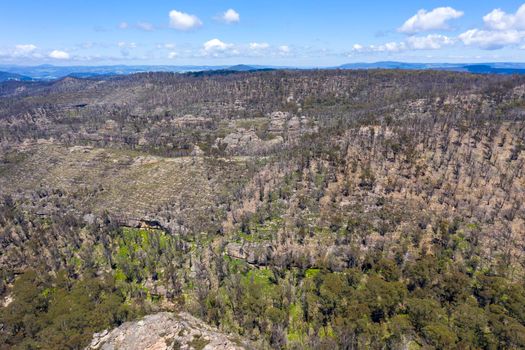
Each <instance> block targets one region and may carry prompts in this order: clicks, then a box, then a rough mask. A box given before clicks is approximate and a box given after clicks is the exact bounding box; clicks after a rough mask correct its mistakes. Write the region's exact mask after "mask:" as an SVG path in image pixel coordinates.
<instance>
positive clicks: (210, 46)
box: [203, 39, 233, 52]
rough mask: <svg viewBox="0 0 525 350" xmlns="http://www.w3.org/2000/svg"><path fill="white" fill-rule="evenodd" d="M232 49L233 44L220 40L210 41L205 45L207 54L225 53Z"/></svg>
mask: <svg viewBox="0 0 525 350" xmlns="http://www.w3.org/2000/svg"><path fill="white" fill-rule="evenodd" d="M232 47H233V44H228V43H225V42H223V41H221V40H219V39H211V40H208V41H206V42H205V43H204V45H203V48H204V51H206V52H213V51H225V50H228V49H231V48H232Z"/></svg>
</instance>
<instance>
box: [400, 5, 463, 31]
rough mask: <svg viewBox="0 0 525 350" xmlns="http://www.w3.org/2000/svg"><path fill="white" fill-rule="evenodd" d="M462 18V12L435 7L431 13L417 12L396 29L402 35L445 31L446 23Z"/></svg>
mask: <svg viewBox="0 0 525 350" xmlns="http://www.w3.org/2000/svg"><path fill="white" fill-rule="evenodd" d="M461 16H463V12H462V11H458V10H455V9H453V8H452V7H437V8H435V9H433V10H432V11H430V12H428V11H427V10H419V11H418V12H417V13H416V14H415V15H414V16H412V17H410V18H409V19H407V20H406V21H405V23H403V25H402V26H401V27H400V28H399V29H398V30H399V31H400V32H403V33H418V32H425V31H429V30H436V29H447V28H448V24H447V22H448V21H450V20H452V19H456V18H460V17H461Z"/></svg>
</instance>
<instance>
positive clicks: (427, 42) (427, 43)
mask: <svg viewBox="0 0 525 350" xmlns="http://www.w3.org/2000/svg"><path fill="white" fill-rule="evenodd" d="M454 43H455V39H453V38H449V37H448V36H445V35H441V34H429V35H427V36H411V37H409V38H407V40H406V41H401V42H395V41H392V42H388V43H385V44H381V45H369V46H363V45H361V44H355V45H354V46H352V51H353V52H401V51H407V50H437V49H441V48H442V47H443V46H447V45H452V44H454Z"/></svg>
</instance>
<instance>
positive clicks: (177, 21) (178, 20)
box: [169, 10, 202, 30]
mask: <svg viewBox="0 0 525 350" xmlns="http://www.w3.org/2000/svg"><path fill="white" fill-rule="evenodd" d="M169 17H170V27H171V28H174V29H178V30H190V29H194V28H198V27H200V26H202V21H201V20H200V19H199V18H198V17H197V16H195V15H190V14H188V13H184V12H180V11H177V10H172V11H170V13H169Z"/></svg>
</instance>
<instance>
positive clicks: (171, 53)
mask: <svg viewBox="0 0 525 350" xmlns="http://www.w3.org/2000/svg"><path fill="white" fill-rule="evenodd" d="M177 56H178V54H177V53H176V52H175V51H172V52H170V53H169V54H168V58H169V59H174V58H177Z"/></svg>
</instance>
